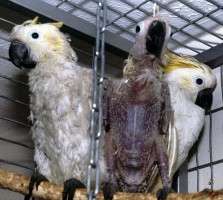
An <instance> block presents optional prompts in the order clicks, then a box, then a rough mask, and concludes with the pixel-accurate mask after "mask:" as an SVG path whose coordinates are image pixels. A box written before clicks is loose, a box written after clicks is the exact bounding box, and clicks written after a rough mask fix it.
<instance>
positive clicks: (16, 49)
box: [9, 40, 36, 69]
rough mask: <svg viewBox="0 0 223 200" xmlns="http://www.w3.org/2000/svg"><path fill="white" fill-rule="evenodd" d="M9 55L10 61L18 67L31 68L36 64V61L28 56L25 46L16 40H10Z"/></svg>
mask: <svg viewBox="0 0 223 200" xmlns="http://www.w3.org/2000/svg"><path fill="white" fill-rule="evenodd" d="M9 57H10V59H11V61H12V63H13V64H14V65H15V66H16V67H18V68H22V67H24V68H29V69H32V68H34V67H35V66H36V62H35V61H33V60H32V59H31V58H30V56H29V50H28V48H27V46H26V45H25V44H23V43H21V42H20V41H18V40H14V41H12V43H11V45H10V47H9Z"/></svg>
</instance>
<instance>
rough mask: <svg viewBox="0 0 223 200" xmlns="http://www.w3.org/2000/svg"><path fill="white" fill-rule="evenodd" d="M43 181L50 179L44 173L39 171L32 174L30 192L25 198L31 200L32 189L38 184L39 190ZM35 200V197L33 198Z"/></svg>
mask: <svg viewBox="0 0 223 200" xmlns="http://www.w3.org/2000/svg"><path fill="white" fill-rule="evenodd" d="M42 181H48V180H47V178H46V177H45V176H43V175H42V174H39V173H38V172H37V173H35V174H34V175H32V176H31V179H30V182H29V194H28V195H25V198H24V200H29V199H30V197H31V196H32V191H33V188H34V185H35V184H36V190H38V187H39V185H40V183H41V182H42ZM32 199H33V200H34V198H32Z"/></svg>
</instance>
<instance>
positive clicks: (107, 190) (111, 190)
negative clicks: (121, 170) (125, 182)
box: [102, 180, 118, 200]
mask: <svg viewBox="0 0 223 200" xmlns="http://www.w3.org/2000/svg"><path fill="white" fill-rule="evenodd" d="M102 190H103V194H104V199H105V200H112V199H113V196H114V194H115V193H116V192H117V191H118V185H117V181H114V180H113V181H110V182H107V183H105V185H104V186H103V189H102Z"/></svg>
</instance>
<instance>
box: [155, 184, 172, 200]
mask: <svg viewBox="0 0 223 200" xmlns="http://www.w3.org/2000/svg"><path fill="white" fill-rule="evenodd" d="M172 192H174V190H173V189H172V188H170V187H167V186H164V187H163V188H160V189H159V190H158V191H157V193H156V197H157V199H158V200H166V199H167V196H168V194H169V193H172Z"/></svg>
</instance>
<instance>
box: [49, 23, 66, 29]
mask: <svg viewBox="0 0 223 200" xmlns="http://www.w3.org/2000/svg"><path fill="white" fill-rule="evenodd" d="M48 24H51V25H53V26H56V27H57V28H61V27H62V26H63V22H50V23H48Z"/></svg>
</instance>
